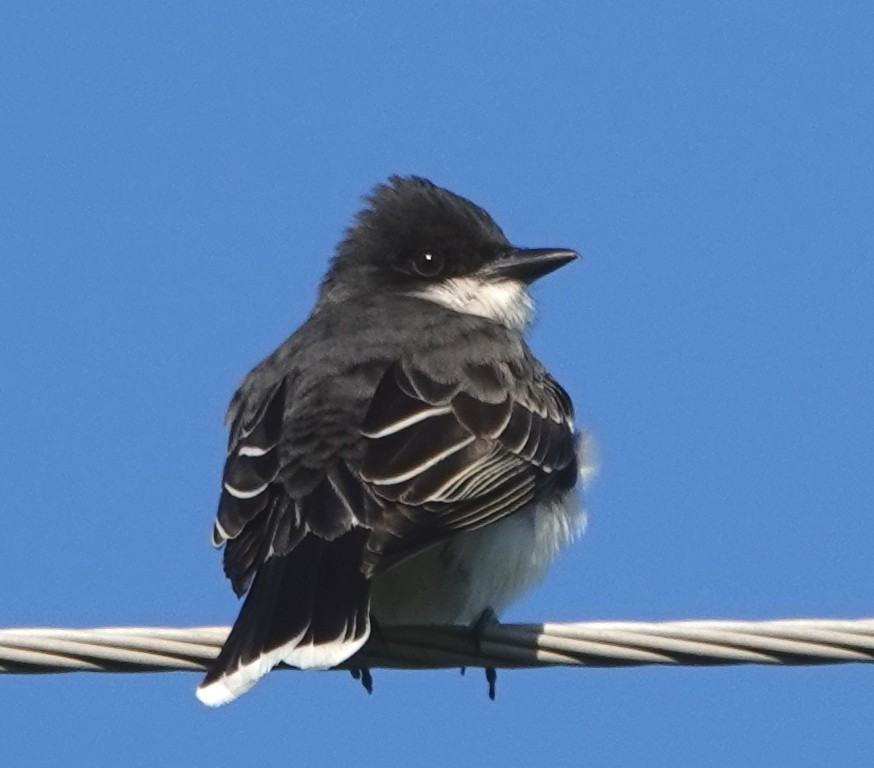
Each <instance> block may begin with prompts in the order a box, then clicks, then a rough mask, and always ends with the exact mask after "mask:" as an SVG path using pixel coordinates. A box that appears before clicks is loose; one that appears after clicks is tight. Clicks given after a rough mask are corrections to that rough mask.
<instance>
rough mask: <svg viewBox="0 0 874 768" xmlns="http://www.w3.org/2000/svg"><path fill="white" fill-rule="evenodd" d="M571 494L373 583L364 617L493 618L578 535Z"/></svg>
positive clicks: (446, 545)
mask: <svg viewBox="0 0 874 768" xmlns="http://www.w3.org/2000/svg"><path fill="white" fill-rule="evenodd" d="M585 522H586V517H585V513H584V511H583V507H582V504H581V502H580V499H579V496H578V494H577V493H576V492H575V491H573V490H572V491H568V492H567V493H565V494H563V495H561V496H558V497H556V498H555V499H553V500H552V501H550V502H549V503H541V504H539V505H537V506H532V507H528V508H525V509H521V510H519V511H518V512H516V513H515V514H513V515H510V516H509V517H507V518H505V519H503V520H501V521H500V522H497V523H493V524H491V525H488V526H485V527H484V528H480V529H478V530H476V531H470V532H467V533H461V534H458V535H456V536H454V537H453V538H451V539H449V540H447V541H445V542H442V543H440V544H437V545H436V546H434V547H431V548H430V549H427V550H425V551H424V552H421V553H419V554H418V555H415V556H413V557H411V558H410V559H408V560H405V561H403V562H402V563H400V564H398V565H397V566H395V567H394V568H392V569H390V570H389V571H387V572H385V573H383V574H380V575H379V576H377V577H376V578H375V579H374V582H373V592H372V602H371V614H372V615H373V617H374V618H375V619H376V620H377V621H378V622H380V623H382V624H386V625H388V624H458V623H467V624H469V623H472V622H475V621H476V620H477V619H479V617H480V616H481V615H482V613H483V611H485V610H486V609H491V610H492V611H494V612H495V613H496V614H500V613H501V612H502V611H503V610H504V609H505V608H506V607H507V606H508V605H509V604H510V603H511V602H512V601H513V600H515V599H516V598H518V597H520V596H521V595H522V594H523V593H524V592H526V591H527V590H529V589H530V588H531V587H533V586H534V585H536V584H537V583H538V582H539V581H540V580H541V579H542V578H543V576H544V574H545V573H546V570H547V568H548V567H549V565H550V564H551V563H552V561H553V560H554V559H555V557H556V555H557V554H558V553H559V551H560V550H561V549H562V548H564V547H565V546H566V545H567V544H569V543H570V542H571V541H573V540H574V539H575V538H576V537H578V536H579V535H580V534H582V532H583V529H584V528H585Z"/></svg>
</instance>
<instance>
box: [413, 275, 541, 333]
mask: <svg viewBox="0 0 874 768" xmlns="http://www.w3.org/2000/svg"><path fill="white" fill-rule="evenodd" d="M413 295H414V296H418V297H420V298H422V299H428V301H433V302H435V303H437V304H441V305H443V306H444V307H447V308H449V309H453V310H455V311H456V312H464V313H466V314H468V315H478V316H479V317H485V318H487V319H489V320H492V321H493V322H495V323H500V324H501V325H503V326H506V327H507V328H512V329H513V330H517V331H522V330H524V329H525V328H526V327H527V326H528V325H529V324H530V323H531V320H532V319H533V317H534V301H533V299H532V298H531V294H530V293H528V289H527V288H526V286H525V284H524V283H522V282H521V281H519V280H501V281H499V282H494V281H487V280H480V279H478V278H476V277H451V278H449V279H448V280H444V281H442V282H440V283H435V284H434V285H429V286H428V287H427V288H425V289H424V290H422V291H417V292H416V293H414V294H413Z"/></svg>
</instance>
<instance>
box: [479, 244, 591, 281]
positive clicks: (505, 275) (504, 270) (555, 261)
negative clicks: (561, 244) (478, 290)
mask: <svg viewBox="0 0 874 768" xmlns="http://www.w3.org/2000/svg"><path fill="white" fill-rule="evenodd" d="M579 257H580V254H578V253H577V252H576V251H571V250H568V249H567V248H514V249H513V250H512V251H509V252H508V253H507V255H506V256H504V257H503V258H500V259H497V260H496V261H493V262H491V263H490V264H488V265H487V266H486V267H485V269H484V270H483V274H484V276H486V277H489V278H491V279H493V280H521V281H522V282H523V283H527V284H529V285H530V284H531V283H533V282H534V281H535V280H537V279H538V278H541V277H543V276H544V275H548V274H549V273H550V272H553V271H555V270H556V269H558V268H559V267H563V266H564V265H565V264H568V263H569V262H571V261H573V260H574V259H578V258H579Z"/></svg>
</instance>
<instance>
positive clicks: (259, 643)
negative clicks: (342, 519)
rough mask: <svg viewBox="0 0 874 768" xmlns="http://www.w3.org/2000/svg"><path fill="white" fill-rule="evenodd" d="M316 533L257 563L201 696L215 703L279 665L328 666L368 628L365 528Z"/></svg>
mask: <svg viewBox="0 0 874 768" xmlns="http://www.w3.org/2000/svg"><path fill="white" fill-rule="evenodd" d="M365 533H366V531H363V530H360V529H359V530H356V529H353V530H351V531H349V532H347V533H345V534H344V535H342V536H340V537H339V538H337V539H335V540H334V541H326V540H324V539H321V538H319V537H318V536H314V535H312V534H310V535H308V536H306V537H305V538H304V539H303V541H301V542H300V544H298V545H297V547H295V548H294V550H292V551H291V552H289V553H288V554H287V555H282V556H279V557H272V558H270V559H268V560H267V561H266V562H265V563H264V564H263V565H262V566H261V567H260V568H259V569H258V573H257V575H256V576H255V579H254V581H253V583H252V587H251V589H250V590H249V593H248V595H247V596H246V600H245V602H244V603H243V608H242V610H241V611H240V615H239V616H238V617H237V621H236V622H235V623H234V626H233V628H232V629H231V632H230V634H229V635H228V639H227V640H226V641H225V644H224V646H223V647H222V650H221V652H220V653H219V655H218V657H217V658H216V660H215V662H214V663H213V665H212V668H211V669H210V670H209V672H208V673H207V675H206V677H205V678H204V680H203V682H202V683H201V684H200V687H199V688H198V689H197V698H198V699H200V700H201V701H202V702H203V703H204V704H207V705H209V706H212V707H217V706H219V705H221V704H226V703H227V702H229V701H232V700H233V699H235V698H236V697H237V696H239V695H240V694H243V693H245V692H246V691H247V690H249V688H251V687H252V686H253V685H254V684H255V683H256V682H257V681H258V680H259V679H260V678H262V677H263V676H264V675H266V674H267V673H268V672H269V671H270V670H271V669H273V667H275V666H276V665H277V664H279V663H281V662H285V663H286V664H289V665H291V666H294V667H299V668H300V669H328V668H329V667H334V666H336V665H337V664H340V663H342V662H343V661H345V660H346V659H348V658H349V657H350V656H352V654H354V653H355V652H356V651H357V650H358V649H359V648H361V646H362V645H364V643H365V642H366V640H367V638H368V636H369V635H370V619H369V608H370V582H369V581H368V580H367V579H365V577H364V576H363V575H362V573H361V570H360V567H359V566H358V565H357V564H358V562H359V561H360V553H361V541H360V536H361V535H362V534H365Z"/></svg>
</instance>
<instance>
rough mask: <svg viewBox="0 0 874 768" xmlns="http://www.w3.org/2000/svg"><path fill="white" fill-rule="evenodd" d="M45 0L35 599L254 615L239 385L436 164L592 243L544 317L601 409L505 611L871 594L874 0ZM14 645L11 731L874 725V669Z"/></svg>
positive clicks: (15, 24) (549, 731) (533, 746)
mask: <svg viewBox="0 0 874 768" xmlns="http://www.w3.org/2000/svg"><path fill="white" fill-rule="evenodd" d="M300 5H302V4H299V3H272V4H269V3H268V4H260V5H258V6H257V7H255V6H252V7H243V6H241V5H239V4H224V5H223V4H218V3H205V2H187V3H184V4H180V3H161V2H156V3H149V4H142V5H141V7H139V8H137V7H134V4H130V3H108V2H107V3H98V2H93V3H37V2H32V3H18V4H14V3H7V4H5V5H4V9H3V13H2V23H0V84H2V85H0V88H2V90H0V99H2V103H0V342H2V343H0V434H2V440H0V482H2V489H3V492H2V501H0V504H2V509H0V515H2V536H0V583H2V590H0V622H2V624H3V625H9V626H26V625H35V626H48V625H60V626H91V625H113V624H147V625H148V624H155V625H159V624H160V625H176V626H184V625H196V624H216V623H227V622H229V621H230V620H231V619H232V618H233V617H234V616H235V614H236V610H237V603H236V600H235V599H234V598H233V596H232V594H231V591H230V589H229V588H228V586H227V584H226V583H225V582H224V580H223V578H222V575H221V570H220V565H219V557H218V555H217V553H215V552H214V551H213V550H212V549H211V547H210V546H209V544H208V533H209V530H210V524H211V518H212V514H213V511H214V506H215V502H216V498H217V490H218V483H219V473H220V469H221V464H222V460H223V452H224V440H225V433H224V430H223V427H222V416H223V411H224V407H225V404H226V402H227V400H228V399H229V397H230V395H231V393H232V391H233V389H234V387H235V385H236V383H237V382H238V381H239V380H240V378H241V377H242V376H243V375H244V374H245V373H246V371H247V370H248V369H249V368H250V367H251V366H253V365H254V364H255V363H256V362H258V360H259V359H260V358H261V357H263V356H264V355H265V354H266V353H268V352H269V351H270V350H271V349H272V348H273V347H274V346H275V345H277V344H278V343H279V342H280V341H281V340H282V339H283V338H284V337H285V336H286V335H287V334H288V333H290V332H291V331H292V330H293V329H294V328H295V327H296V325H297V324H298V323H300V322H301V320H302V319H303V318H304V317H305V316H306V313H307V311H308V309H309V307H310V305H311V303H312V301H313V297H314V292H315V286H316V284H317V280H318V278H319V276H320V274H321V273H322V271H323V269H324V266H325V262H326V260H327V258H328V257H329V256H330V254H331V252H332V248H333V245H334V243H335V242H336V241H337V239H338V238H339V236H340V235H341V232H342V229H343V227H344V226H345V225H346V224H347V223H348V221H349V219H350V217H351V215H352V214H353V212H354V211H355V210H357V208H358V206H359V197H360V195H361V194H363V193H364V192H366V191H367V190H368V189H369V187H370V186H371V185H372V184H374V183H376V182H377V181H380V180H382V179H384V178H385V177H386V176H387V175H388V174H389V173H393V172H402V173H417V174H421V175H425V176H428V177H431V178H432V179H433V180H435V181H436V182H438V183H441V184H443V185H445V186H448V187H449V188H451V189H453V190H455V191H457V192H459V193H461V194H464V195H466V196H468V197H471V198H472V199H473V200H475V201H476V202H478V203H480V204H482V205H483V206H485V207H486V208H487V209H488V210H490V211H491V212H492V213H493V214H494V216H495V217H496V219H497V220H498V222H499V223H500V224H501V225H502V226H503V227H504V229H505V231H506V232H507V234H508V235H509V236H510V238H511V239H512V240H513V241H515V242H517V243H519V244H522V245H530V246H542V245H563V246H571V247H575V248H578V249H579V250H581V251H582V252H583V253H584V254H585V255H586V258H585V259H584V260H583V261H582V262H579V263H577V264H575V265H573V266H572V267H570V268H568V269H566V270H563V271H562V272H561V273H558V274H556V275H554V276H552V277H550V278H549V279H547V280H545V281H544V282H543V283H542V284H541V285H540V286H539V287H538V290H537V296H538V299H539V309H540V314H539V317H540V321H539V323H538V325H537V327H536V328H535V330H534V332H533V334H532V343H533V346H534V347H535V349H536V351H537V352H538V354H539V355H540V356H541V357H542V359H543V360H544V361H545V362H546V363H547V364H548V365H549V366H550V368H552V369H553V370H554V372H555V373H556V374H557V376H558V378H559V379H560V380H561V381H562V382H563V383H564V384H565V386H566V387H567V389H568V390H569V391H570V392H571V393H572V395H573V397H574V399H575V401H576V403H577V406H578V412H579V414H580V417H581V421H582V422H584V423H586V424H588V425H590V426H591V427H592V428H593V429H594V430H595V432H596V434H597V436H598V440H599V443H600V445H601V456H602V465H603V470H602V474H601V477H600V481H599V483H598V485H597V487H596V489H595V490H594V491H593V493H592V494H591V497H590V509H591V523H590V528H589V532H588V534H587V535H586V537H585V538H584V540H583V541H582V542H580V543H579V544H578V545H576V546H575V547H573V549H572V550H570V551H568V552H567V553H566V555H565V556H563V557H562V559H561V560H560V561H559V562H558V564H557V565H556V567H555V568H554V570H553V571H552V572H551V574H550V576H549V577H548V579H547V581H546V582H545V583H544V585H543V587H542V588H541V589H540V590H538V591H537V592H536V593H534V594H532V595H531V596H529V597H528V598H526V599H525V600H524V601H522V602H520V603H519V604H518V605H516V606H515V607H514V608H513V609H512V610H511V611H510V613H509V614H508V615H507V616H506V617H505V618H506V619H507V620H511V621H512V620H517V621H522V620H529V621H538V620H572V619H595V618H598V619H603V618H615V619H673V618H704V617H713V618H750V619H754V618H779V617H792V616H833V617H858V616H866V615H868V616H870V615H872V614H874V579H872V550H874V514H872V513H874V480H872V476H874V408H872V401H874V364H872V356H874V341H872V336H874V259H872V256H874V85H872V82H874V53H872V51H874V42H872V40H874V9H872V5H871V3H870V2H844V3H837V4H833V5H834V6H835V7H827V6H829V5H832V4H826V3H813V2H801V3H799V2H773V3H766V4H762V3H760V2H747V1H742V2H731V3H698V4H693V3H658V4H656V3H633V2H629V3H613V2H586V3H577V2H555V3H533V2H532V3H520V2H516V3H513V2H510V3H507V2H493V3H485V2H484V3H462V2H441V3H434V4H431V5H427V4H412V3H405V2H373V3H368V4H363V3H362V4H354V3H346V2H342V3H340V2H335V3H330V2H329V3H324V2H323V3H319V4H316V3H311V4H308V5H309V7H308V8H300V7H297V6H300ZM197 679H198V678H197V676H196V675H193V674H185V673H174V674H164V675H157V674H154V675H143V674H140V675H84V674H79V675H66V676H47V677H23V676H16V677H11V676H10V677H7V678H4V679H0V720H2V730H3V735H2V738H0V763H2V764H3V765H9V766H39V765H56V764H58V763H59V762H63V763H64V764H65V765H86V764H87V765H126V766H150V767H153V766H156V765H194V766H200V765H204V766H206V765H209V766H214V765H242V764H249V765H300V764H306V765H336V764H349V765H356V766H371V765H379V766H383V765H395V764H397V765H404V764H408V763H409V764H416V765H422V766H445V765H475V766H482V765H489V764H491V763H492V762H494V763H495V764H500V765H505V766H514V765H530V764H539V763H543V764H546V763H547V761H549V762H550V763H552V764H586V765H597V766H614V765H616V766H618V765H634V764H637V765H647V766H661V765H664V766H676V765H702V764H706V765H709V766H723V765H724V766H737V765H748V764H759V765H765V764H767V765H781V766H821V765H871V764H872V760H874V670H872V669H871V668H868V667H866V666H861V665H856V666H844V667H827V668H797V669H771V668H727V669H667V668H647V669H634V670H590V671H586V670H567V669H560V670H546V671H522V672H505V673H503V674H502V675H501V676H500V679H499V686H498V699H497V701H496V702H495V703H491V702H489V701H488V700H487V698H486V696H485V682H484V680H483V679H482V678H481V677H480V675H479V674H476V675H468V676H467V677H464V678H462V677H460V676H459V675H458V673H457V672H454V671H442V672H430V673H413V672H380V671H377V672H376V680H375V682H376V690H375V693H374V695H373V696H372V697H367V696H366V695H365V694H364V692H363V691H362V690H361V689H360V687H359V686H357V685H355V684H353V682H352V681H351V680H350V679H349V676H348V675H347V674H345V673H309V674H292V673H285V674H275V675H272V676H270V678H269V679H267V680H266V681H264V683H263V684H261V685H259V686H258V687H257V689H255V690H254V691H253V692H252V693H250V694H249V695H247V696H245V697H244V698H243V699H241V700H240V701H238V702H237V703H235V704H234V705H232V706H229V707H226V708H224V709H222V710H219V711H212V710H208V709H206V708H204V707H203V706H201V705H200V704H199V703H198V702H197V701H196V700H195V699H194V696H193V689H194V686H195V684H196V682H197Z"/></svg>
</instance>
